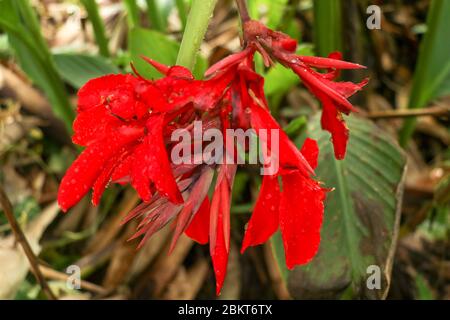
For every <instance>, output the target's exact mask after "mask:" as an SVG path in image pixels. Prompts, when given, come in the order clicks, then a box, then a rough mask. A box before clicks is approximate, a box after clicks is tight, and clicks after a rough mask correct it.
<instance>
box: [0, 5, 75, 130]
mask: <svg viewBox="0 0 450 320" xmlns="http://www.w3.org/2000/svg"><path fill="white" fill-rule="evenodd" d="M0 12H2V14H1V15H0V29H3V30H4V31H5V32H6V33H7V34H8V40H9V43H10V44H11V47H12V48H13V49H14V51H15V53H16V56H17V59H18V61H19V63H20V66H21V67H22V69H23V70H24V71H25V73H26V74H27V75H28V76H29V77H30V79H31V80H32V81H33V82H34V84H36V85H37V86H38V87H40V88H41V89H42V90H43V91H44V93H45V94H46V96H47V98H48V99H49V101H50V103H51V105H52V108H53V111H54V112H55V114H56V115H58V116H59V117H61V119H62V120H63V121H64V123H65V124H66V127H67V130H68V131H69V132H70V131H71V130H72V121H73V119H74V117H75V113H74V111H73V109H72V107H71V105H70V102H69V98H68V95H67V92H66V90H65V87H64V83H63V82H62V80H61V78H60V77H59V75H58V73H57V71H56V67H55V63H54V61H53V59H52V56H51V54H50V51H49V49H48V47H47V45H46V43H45V41H44V39H43V37H42V35H41V33H40V29H39V23H38V22H37V18H36V16H35V15H34V12H33V9H32V8H31V6H30V5H29V2H28V0H19V1H12V0H0Z"/></svg>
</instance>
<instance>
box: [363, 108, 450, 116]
mask: <svg viewBox="0 0 450 320" xmlns="http://www.w3.org/2000/svg"><path fill="white" fill-rule="evenodd" d="M445 115H447V116H450V107H449V106H434V107H429V108H423V109H405V110H403V109H402V110H388V111H377V112H370V113H368V114H367V118H370V119H392V118H408V117H421V116H445Z"/></svg>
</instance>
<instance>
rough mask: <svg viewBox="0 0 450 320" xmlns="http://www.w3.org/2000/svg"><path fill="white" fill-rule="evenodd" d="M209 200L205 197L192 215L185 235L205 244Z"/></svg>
mask: <svg viewBox="0 0 450 320" xmlns="http://www.w3.org/2000/svg"><path fill="white" fill-rule="evenodd" d="M209 212H210V203H209V198H208V197H205V199H204V200H203V202H202V204H201V206H200V208H198V210H197V213H196V214H195V215H194V218H193V219H192V222H191V223H190V225H189V227H188V228H187V229H186V231H185V234H186V235H187V236H188V237H189V238H191V239H192V240H194V241H196V242H198V243H200V244H207V243H208V239H209Z"/></svg>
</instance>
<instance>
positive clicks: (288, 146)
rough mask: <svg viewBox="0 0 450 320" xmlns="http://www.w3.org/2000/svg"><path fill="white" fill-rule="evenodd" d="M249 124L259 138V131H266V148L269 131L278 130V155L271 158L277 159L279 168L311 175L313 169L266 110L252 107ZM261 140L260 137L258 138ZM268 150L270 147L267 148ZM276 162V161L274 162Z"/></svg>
mask: <svg viewBox="0 0 450 320" xmlns="http://www.w3.org/2000/svg"><path fill="white" fill-rule="evenodd" d="M251 123H252V127H253V129H255V130H256V133H257V134H258V135H259V136H260V130H266V131H267V133H268V134H267V135H268V139H267V141H263V142H264V143H266V144H267V145H268V146H271V144H272V143H271V137H270V136H271V134H270V131H271V129H278V130H279V139H280V140H279V153H278V155H276V154H273V152H272V156H275V157H279V160H280V167H284V166H286V167H289V166H293V167H296V168H297V169H299V170H300V171H302V172H303V173H305V175H309V174H310V173H313V172H314V171H313V169H312V168H311V166H310V165H309V163H308V162H307V161H306V160H305V158H304V157H303V155H302V154H301V153H300V151H299V150H298V149H297V147H296V146H295V145H294V144H293V143H292V141H291V140H289V137H288V136H287V135H286V133H285V132H284V131H283V130H282V129H281V128H280V126H279V125H278V123H277V122H276V121H275V119H274V118H273V117H272V115H271V114H270V113H269V111H268V110H265V109H263V108H262V107H260V106H258V105H253V104H252V108H251ZM260 138H261V136H260ZM268 148H270V147H268ZM275 161H276V160H275Z"/></svg>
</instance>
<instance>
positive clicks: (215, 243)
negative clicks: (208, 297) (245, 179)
mask: <svg viewBox="0 0 450 320" xmlns="http://www.w3.org/2000/svg"><path fill="white" fill-rule="evenodd" d="M236 168H237V165H222V166H221V167H220V169H219V170H220V171H219V174H218V177H217V181H216V189H215V191H214V195H213V198H212V202H211V211H210V226H209V249H210V253H211V257H212V261H213V267H214V272H215V274H216V293H217V295H219V294H220V291H221V289H222V285H223V282H224V280H225V275H226V271H227V263H228V253H229V247H230V204H231V196H230V195H231V189H232V187H233V181H234V175H235V173H236Z"/></svg>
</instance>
